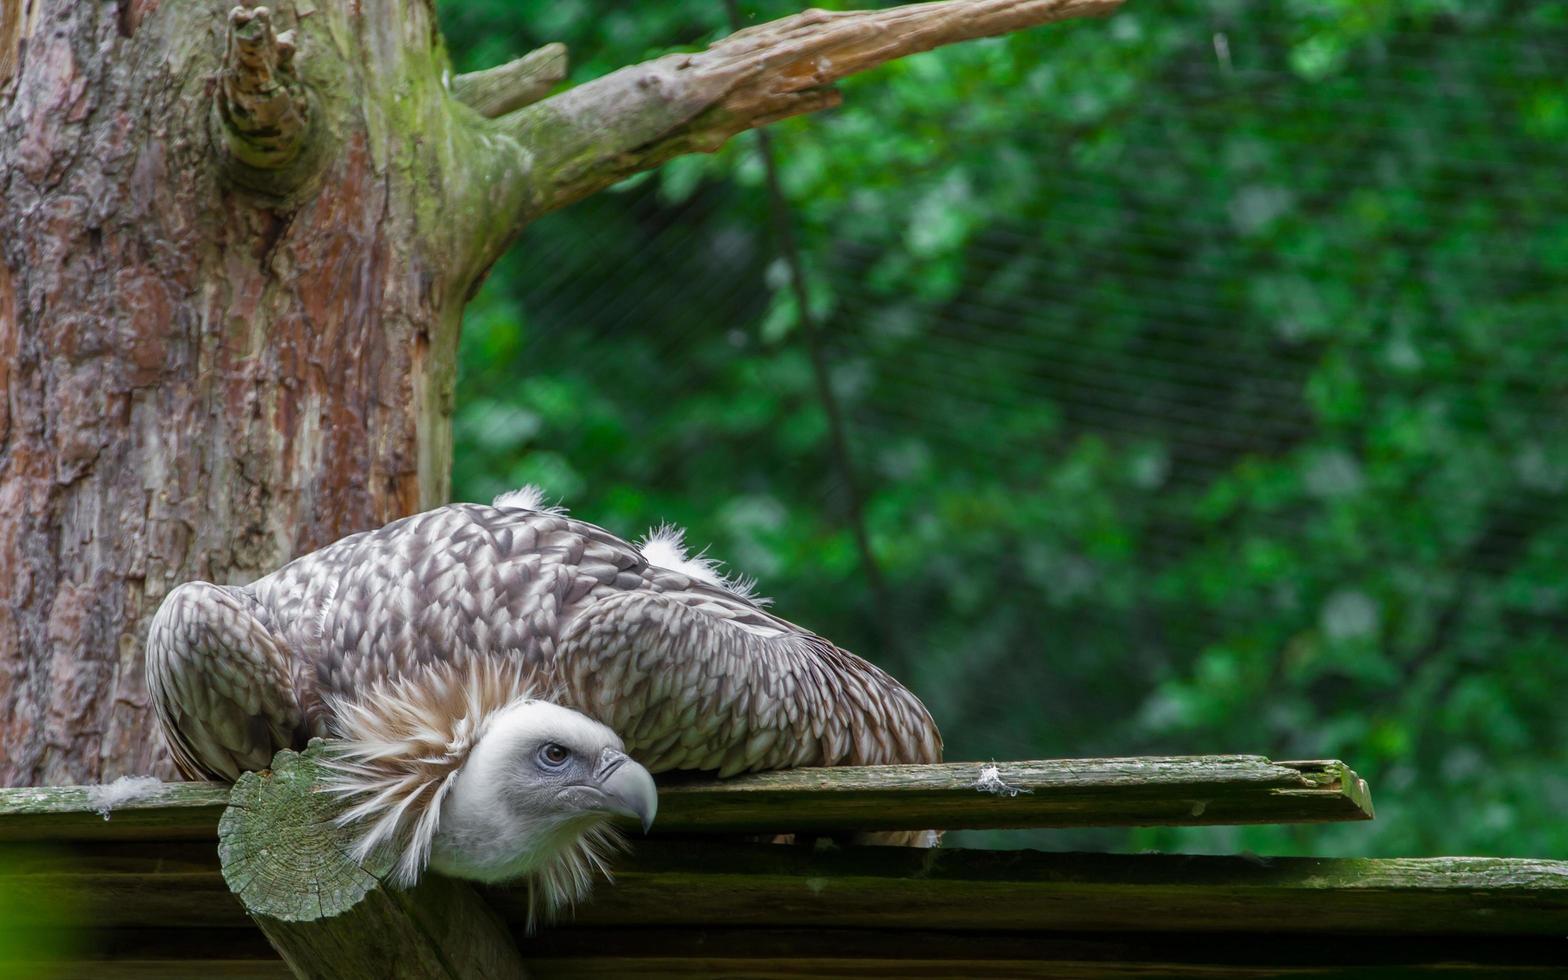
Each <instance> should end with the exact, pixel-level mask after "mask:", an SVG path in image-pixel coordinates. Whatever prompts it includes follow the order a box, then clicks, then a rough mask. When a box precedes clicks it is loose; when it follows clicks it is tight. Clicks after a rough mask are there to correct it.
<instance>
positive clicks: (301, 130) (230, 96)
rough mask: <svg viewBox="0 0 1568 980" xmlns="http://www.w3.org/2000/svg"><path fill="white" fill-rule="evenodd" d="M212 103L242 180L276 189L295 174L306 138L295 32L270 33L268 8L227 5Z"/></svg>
mask: <svg viewBox="0 0 1568 980" xmlns="http://www.w3.org/2000/svg"><path fill="white" fill-rule="evenodd" d="M213 108H214V111H215V118H216V121H217V124H218V126H219V128H220V129H221V132H222V135H223V142H224V145H225V146H226V147H227V148H228V151H229V153H230V155H231V157H232V160H233V162H234V163H235V164H237V167H236V168H234V169H236V170H238V171H239V173H238V174H237V176H239V177H240V179H241V182H242V183H247V184H250V185H252V186H255V187H256V189H258V190H266V191H272V192H277V191H280V190H282V189H284V188H283V187H281V186H280V185H283V184H287V183H290V182H292V181H293V180H297V179H299V178H300V176H301V174H300V173H299V169H300V168H297V167H296V166H295V165H296V164H298V163H299V162H300V160H301V157H302V156H303V155H304V151H305V150H306V148H307V145H308V143H309V134H310V121H311V107H310V94H309V92H308V91H307V90H306V88H305V85H304V83H303V82H302V81H301V80H300V78H299V75H298V73H297V72H296V71H295V68H294V32H293V31H285V32H284V33H281V34H279V33H275V32H274V31H273V25H272V12H271V11H270V10H268V8H266V7H254V8H249V9H247V8H245V7H235V8H233V9H232V10H230V11H229V30H228V45H227V48H226V50H225V51H224V56H223V68H222V70H221V71H220V72H219V73H218V85H217V90H216V92H215V93H214V96H213ZM285 172H289V173H290V176H289V177H285V176H284V174H285ZM247 178H248V179H247Z"/></svg>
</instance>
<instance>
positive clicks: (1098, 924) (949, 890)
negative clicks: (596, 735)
mask: <svg viewBox="0 0 1568 980" xmlns="http://www.w3.org/2000/svg"><path fill="white" fill-rule="evenodd" d="M615 872H616V880H615V884H614V886H613V887H602V888H600V889H599V890H598V892H597V893H596V895H595V898H594V901H593V902H592V903H590V904H589V905H587V906H585V907H584V908H582V909H580V910H579V911H578V915H577V919H576V923H577V924H578V925H581V926H585V927H586V926H612V925H613V926H639V927H650V926H656V927H703V926H715V925H727V926H741V925H767V926H770V927H824V928H834V927H837V928H849V927H855V928H876V929H900V930H919V929H928V928H937V929H946V930H963V929H974V930H982V931H984V930H1001V929H1007V930H1045V931H1070V932H1075V933H1076V932H1084V931H1121V930H1140V931H1141V930H1158V931H1167V930H1169V931H1190V932H1203V931H1242V932H1268V933H1303V934H1304V933H1314V932H1316V933H1345V934H1356V933H1360V934H1365V933H1375V932H1382V933H1390V934H1399V935H1409V936H1416V935H1459V934H1477V935H1480V934H1492V935H1500V934H1511V935H1526V934H1528V935H1540V936H1563V935H1565V934H1568V862H1562V861H1538V860H1526V859H1504V858H1409V859H1375V860H1374V859H1318V858H1275V859H1264V858H1231V857H1190V856H1181V855H1159V854H1142V855H1098V854H1053V853H1048V852H1040V851H968V850H958V849H946V848H939V849H934V850H925V851H920V850H911V849H907V848H891V847H850V848H829V849H823V848H810V847H786V846H780V845H765V844H718V843H707V842H702V843H699V842H691V843H685V844H682V843H675V842H669V843H655V842H648V843H646V844H643V845H641V846H639V847H637V848H636V849H635V851H634V852H633V853H632V854H631V855H629V856H628V857H627V858H626V859H624V860H622V861H621V862H619V863H618V864H617V865H616V868H615ZM670 896H680V898H679V900H678V901H675V900H672V899H671V897H670ZM489 897H490V899H491V900H492V902H494V903H495V904H496V905H497V907H499V908H501V909H502V910H503V912H504V913H505V914H506V915H507V917H508V918H509V919H514V920H515V919H516V917H517V916H518V915H519V914H520V909H519V907H518V898H517V897H516V896H515V895H513V894H512V893H509V892H505V891H498V892H494V893H491V894H490V895H489Z"/></svg>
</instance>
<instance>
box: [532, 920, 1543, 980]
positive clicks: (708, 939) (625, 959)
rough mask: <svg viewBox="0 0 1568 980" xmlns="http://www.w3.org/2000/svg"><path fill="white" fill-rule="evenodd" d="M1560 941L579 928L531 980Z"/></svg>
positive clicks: (1182, 968) (1204, 973) (1111, 963)
mask: <svg viewBox="0 0 1568 980" xmlns="http://www.w3.org/2000/svg"><path fill="white" fill-rule="evenodd" d="M1565 946H1568V943H1565V942H1564V941H1562V940H1558V939H1540V938H1523V939H1521V938H1519V937H1507V938H1493V937H1487V938H1478V937H1473V936H1471V937H1464V938H1462V939H1453V938H1445V937H1429V938H1426V939H1423V940H1421V941H1420V942H1411V941H1410V940H1409V939H1406V938H1404V937H1398V936H1355V937H1347V936H1338V937H1313V938H1312V939H1310V940H1303V939H1300V938H1298V939H1296V940H1294V941H1291V940H1285V939H1282V938H1280V937H1277V936H1268V935H1258V934H1245V933H1215V934H1205V935H1198V936H1189V935H1183V934H1180V933H1126V934H1103V933H1102V934H1083V935H1078V936H1073V935H1064V934H1060V933H1016V932H995V933H990V932H944V931H941V930H935V929H922V930H918V931H913V932H890V931H887V930H864V929H755V928H703V929H678V930H669V929H577V930H561V931H556V932H553V933H547V934H545V935H542V936H539V937H538V938H537V939H535V940H534V941H533V942H532V955H531V957H530V958H529V962H528V970H529V976H530V977H533V978H534V980H611V978H620V977H639V978H647V977H656V978H670V980H674V978H715V980H717V978H720V977H724V978H735V977H767V978H774V980H777V978H785V977H802V978H804V977H856V978H867V980H870V978H878V980H894V978H932V980H935V978H953V977H966V978H968V977H975V978H979V977H997V978H1001V977H1009V978H1015V977H1039V978H1042V980H1045V978H1050V980H1105V978H1138V980H1151V978H1154V977H1179V978H1199V977H1217V978H1223V980H1242V978H1248V980H1251V978H1264V977H1269V978H1273V977H1312V978H1329V977H1336V978H1357V980H1398V978H1410V977H1434V978H1435V977H1441V978H1453V977H1521V978H1522V977H1536V978H1546V977H1561V976H1563V975H1564V970H1565V968H1568V958H1565V955H1564V952H1565Z"/></svg>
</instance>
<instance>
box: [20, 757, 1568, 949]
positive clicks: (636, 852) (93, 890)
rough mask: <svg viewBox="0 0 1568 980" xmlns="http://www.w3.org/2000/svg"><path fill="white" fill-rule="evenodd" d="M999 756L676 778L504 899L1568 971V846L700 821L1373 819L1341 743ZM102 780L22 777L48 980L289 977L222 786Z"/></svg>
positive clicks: (860, 930)
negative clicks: (582, 883)
mask: <svg viewBox="0 0 1568 980" xmlns="http://www.w3.org/2000/svg"><path fill="white" fill-rule="evenodd" d="M981 768H982V767H981V766H980V765H979V764H970V765H948V766H933V767H879V768H876V769H861V770H854V769H844V770H799V771H795V772H790V773H778V774H768V775H763V776H753V777H744V778H741V779H736V780H730V781H726V782H723V783H715V782H712V781H704V782H693V783H686V784H682V785H678V786H670V787H666V788H665V789H664V790H663V791H662V796H661V800H662V807H661V814H660V825H661V828H666V829H667V832H666V834H665V835H664V836H663V838H662V839H661V838H660V837H655V838H654V839H651V840H643V841H637V842H636V843H635V844H634V846H633V850H632V853H630V854H628V855H626V856H624V857H623V858H621V859H620V860H619V861H617V862H616V873H617V880H616V883H615V884H614V885H603V886H601V887H600V889H599V890H598V893H597V894H596V897H595V899H594V901H593V902H592V903H591V904H589V905H588V906H586V907H584V908H582V909H580V910H579V911H578V914H577V916H576V917H575V919H574V920H572V921H570V922H567V923H563V924H559V925H557V926H554V927H550V928H547V929H545V930H543V931H541V932H540V933H539V934H538V935H534V936H527V935H524V934H523V929H522V927H521V923H522V922H523V920H524V909H523V908H522V899H521V896H520V895H519V894H518V893H516V892H512V891H507V890H504V889H490V890H486V891H485V892H484V893H483V894H484V897H485V899H486V900H487V901H488V902H489V903H490V904H491V905H492V907H493V908H495V909H496V910H498V911H499V912H500V913H501V915H502V916H503V917H504V918H505V920H506V921H507V922H508V923H510V924H511V925H512V929H513V933H514V937H515V939H516V941H517V943H518V945H519V948H520V949H521V950H522V952H523V956H524V959H525V960H526V962H527V964H528V969H529V973H530V975H531V976H536V977H596V978H597V977H605V978H608V977H624V976H657V977H795V976H800V977H807V976H811V977H817V976H843V977H959V976H962V977H969V976H974V977H993V976H994V977H1015V976H1040V977H1067V978H1073V977H1150V976H1176V977H1197V976H1218V977H1286V976H1288V977H1300V976H1309V977H1320V976H1321V977H1328V976H1334V977H1385V976H1388V977H1398V976H1426V975H1432V976H1443V977H1449V976H1454V975H1471V976H1516V975H1517V976H1541V977H1546V976H1568V863H1565V862H1558V861H1545V860H1539V861H1537V860H1508V859H1495V858H1422V859H1396V860H1352V859H1346V860H1316V859H1301V858H1297V859H1265V858H1254V857H1184V856H1175V855H1159V854H1145V855H1088V854H1055V853H1043V852H1036V851H1008V852H1001V851H969V850H960V849H951V848H942V849H936V850H912V849H904V848H878V847H849V846H838V845H835V844H831V843H827V842H821V843H819V844H816V845H777V844H755V843H741V842H736V841H734V840H733V839H729V840H725V839H711V838H710V839H694V838H693V836H692V835H697V834H734V833H736V832H747V833H751V832H763V831H768V832H773V831H780V830H790V829H794V830H822V829H827V828H833V829H848V828H857V827H858V828H866V827H871V826H876V827H878V828H881V829H897V828H899V827H918V826H932V825H936V826H947V827H954V826H1019V825H1046V826H1067V825H1096V824H1104V823H1152V822H1158V823H1193V822H1217V821H1221V820H1229V821H1243V820H1248V819H1249V818H1252V817H1258V818H1259V819H1261V817H1259V814H1260V813H1266V814H1268V815H1269V819H1270V820H1272V821H1283V820H1345V819H1368V818H1369V817H1370V814H1371V809H1370V799H1369V796H1368V794H1367V792H1366V788H1365V785H1364V784H1363V783H1361V781H1360V780H1359V779H1358V778H1356V777H1355V774H1354V773H1352V772H1350V771H1349V770H1348V769H1347V768H1345V767H1344V766H1343V765H1341V764H1339V763H1330V762H1313V763H1279V764H1276V763H1270V762H1268V761H1267V760H1262V759H1257V758H1255V757H1207V758H1191V759H1149V760H1074V761H1052V762H1030V763H1010V764H1002V765H1000V766H998V767H997V772H996V773H995V774H994V779H993V780H986V781H984V782H985V783H986V784H987V786H988V788H987V787H984V786H982V785H981V784H982V780H981V778H980V776H981ZM998 781H999V782H1000V784H1001V786H1000V787H998V785H997V782H998ZM988 789H989V791H988ZM1013 790H1016V791H1017V793H1016V795H1014V794H1013V793H1012V791H1013ZM89 799H90V791H89V790H88V789H87V788H63V789H48V790H0V896H8V898H9V903H8V904H9V907H10V908H11V909H12V910H13V913H12V915H11V916H10V920H9V921H7V922H5V923H4V924H3V925H0V928H4V929H13V930H18V931H20V932H22V933H25V934H27V935H28V937H29V938H30V939H32V940H33V941H35V942H36V943H42V944H43V945H44V946H49V945H53V946H55V947H56V948H59V949H62V950H66V951H67V960H66V962H65V963H64V964H56V965H55V967H54V970H55V972H52V973H50V974H48V975H52V976H69V977H83V978H88V977H91V978H95V980H96V978H100V977H104V978H113V977H146V978H152V977H209V976H211V977H220V976H221V977H286V976H289V975H290V974H289V972H288V971H287V969H286V968H285V967H284V966H283V964H282V962H281V961H280V960H278V959H277V958H276V957H275V956H274V954H273V953H272V951H271V949H270V947H269V946H268V944H267V942H266V940H265V939H264V938H263V937H262V935H261V933H260V932H259V931H258V930H257V929H255V928H254V926H253V925H252V924H251V922H250V920H249V919H248V918H247V916H246V914H245V912H244V910H243V909H242V908H241V906H240V904H239V902H238V901H237V900H236V899H235V898H234V896H233V895H232V894H230V892H229V890H228V888H227V886H226V885H225V884H224V881H223V878H222V876H221V874H220V871H219V865H218V858H217V853H216V848H215V844H214V841H215V833H216V826H217V820H218V816H219V814H220V813H221V811H222V808H223V805H224V801H225V799H226V790H225V789H224V788H223V787H215V786H206V785H193V784H167V785H165V786H163V787H159V788H158V789H157V790H156V791H155V792H153V793H151V794H149V795H148V796H147V797H146V798H144V799H141V800H138V801H135V802H133V803H129V804H126V805H125V806H123V807H122V808H119V809H116V810H115V811H114V812H113V813H112V814H111V818H110V819H109V820H107V821H106V820H104V819H103V817H102V816H100V815H99V814H98V813H97V812H94V810H93V809H92V805H91V803H90V801H89ZM890 821H892V822H890ZM668 828H673V829H668ZM62 910H66V911H67V914H66V915H65V916H63V917H62V915H61V911H62ZM62 968H63V972H60V970H61V969H62ZM8 969H10V970H12V971H13V972H15V973H16V975H21V976H25V975H32V974H31V973H30V972H28V971H30V970H32V969H40V970H41V965H40V964H31V963H15V964H9V965H7V964H4V963H0V976H7V975H11V974H10V973H8V972H7V970H8ZM38 975H40V976H42V975H45V974H43V973H42V972H39V973H38Z"/></svg>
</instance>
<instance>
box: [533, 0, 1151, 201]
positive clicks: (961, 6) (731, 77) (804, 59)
mask: <svg viewBox="0 0 1568 980" xmlns="http://www.w3.org/2000/svg"><path fill="white" fill-rule="evenodd" d="M1121 2H1122V0H937V2H929V3H915V4H909V5H906V6H902V7H891V8H887V9H883V10H872V11H843V12H830V11H823V10H806V11H804V12H802V13H799V14H796V15H794V16H791V17H785V18H783V19H781V20H776V21H772V22H770V23H767V24H761V25H758V26H756V27H751V28H748V29H746V30H743V31H739V32H737V33H735V34H732V35H730V36H729V37H727V38H724V39H722V40H720V41H718V42H716V43H715V44H713V46H711V47H710V48H708V49H707V50H706V51H702V52H699V53H696V54H672V55H665V56H664V57H662V58H656V59H654V60H653V61H648V62H644V63H643V64H640V65H633V66H631V67H629V68H623V69H621V70H620V71H617V72H614V73H612V74H609V75H606V76H604V77H603V78H599V79H595V80H594V81H592V82H588V83H586V84H584V85H580V86H578V87H576V88H574V89H569V90H568V91H566V92H563V93H561V94H560V95H557V96H554V97H553V98H550V99H546V100H545V101H543V102H539V103H537V104H535V105H533V106H530V107H528V108H526V109H523V110H520V111H518V112H515V113H513V114H511V115H509V116H507V117H505V119H504V120H503V125H504V126H505V127H506V128H507V129H508V130H509V131H510V132H511V133H512V135H514V136H515V137H516V138H517V139H518V140H519V141H520V142H521V143H522V144H523V146H524V147H525V148H527V149H528V150H530V151H531V152H532V153H533V154H534V164H535V171H534V173H535V179H536V181H537V187H536V188H535V191H536V193H535V200H534V202H533V209H534V213H543V212H545V211H550V210H554V209H555V208H559V207H563V206H564V205H567V204H570V203H571V202H573V201H576V200H579V199H581V198H583V197H586V196H587V195H589V194H592V193H593V192H595V191H597V190H600V189H601V188H603V187H605V186H607V185H609V184H612V183H614V182H616V181H618V180H621V179H623V178H625V177H628V176H630V175H631V174H634V173H637V172H638V171H641V170H647V169H649V168H651V167H656V166H658V165H659V164H661V163H663V162H665V161H666V160H669V159H671V158H672V157H675V156H679V155H681V154H684V153H692V152H712V151H713V150H716V149H718V148H719V147H720V146H722V145H723V144H724V143H725V142H726V141H727V140H728V139H729V138H730V137H732V136H734V135H735V134H737V133H740V132H744V131H745V130H748V129H753V128H756V127H758V126H763V125H767V124H768V123H771V122H774V121H776V120H779V119H784V118H786V117H789V116H794V115H800V114H802V113H806V112H814V111H816V110H818V109H823V108H826V107H829V106H832V105H836V104H837V103H838V94H837V92H835V91H834V90H833V89H832V88H831V86H832V85H833V83H835V82H837V81H838V80H839V79H842V78H845V77H847V76H849V75H853V74H856V73H858V72H862V71H866V70H867V69H870V68H874V67H876V66H878V65H881V64H884V63H886V62H888V61H892V60H894V59H896V58H902V57H905V56H908V55H912V54H919V53H920V52H923V51H930V50H931V49H933V48H937V47H941V46H943V45H947V44H954V43H957V42H959V41H968V40H972V39H975V38H981V37H993V36H996V35H1001V34H1008V33H1011V32H1013V31H1018V30H1022V29H1024V28H1028V27H1034V26H1037V25H1040V24H1046V23H1050V22H1052V21H1057V20H1065V19H1067V18H1070V17H1088V16H1098V15H1103V14H1108V13H1110V12H1111V11H1112V10H1114V9H1115V8H1116V7H1118V6H1119V5H1120V4H1121Z"/></svg>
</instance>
